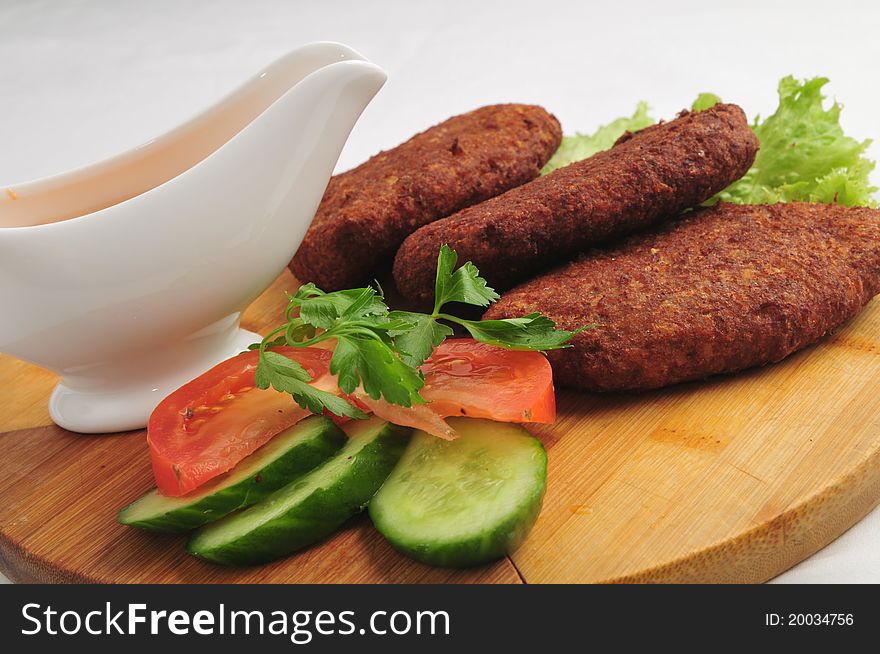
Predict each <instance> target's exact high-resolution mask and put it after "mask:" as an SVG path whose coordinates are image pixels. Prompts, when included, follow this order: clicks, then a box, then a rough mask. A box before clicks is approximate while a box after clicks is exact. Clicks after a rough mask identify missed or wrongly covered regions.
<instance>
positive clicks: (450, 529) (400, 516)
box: [370, 418, 547, 567]
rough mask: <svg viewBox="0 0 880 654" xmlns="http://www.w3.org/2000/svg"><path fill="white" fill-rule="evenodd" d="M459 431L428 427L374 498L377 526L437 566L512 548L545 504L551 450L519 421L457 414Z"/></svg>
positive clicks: (472, 561) (477, 560)
mask: <svg viewBox="0 0 880 654" xmlns="http://www.w3.org/2000/svg"><path fill="white" fill-rule="evenodd" d="M449 424H450V425H452V427H453V428H454V429H455V430H456V431H457V432H458V433H459V434H460V436H459V438H458V439H457V440H454V441H444V440H441V439H439V438H437V437H435V436H431V435H430V434H426V433H425V432H422V431H417V432H416V433H414V434H413V436H412V438H411V439H410V443H409V446H408V447H407V449H406V453H405V454H404V455H403V458H402V459H401V460H400V463H399V464H398V466H397V467H396V468H395V469H394V472H393V473H391V475H390V476H389V477H388V480H387V481H386V482H385V485H384V486H382V489H381V490H380V491H379V492H378V493H377V494H376V497H374V498H373V501H372V502H370V518H372V520H373V524H374V525H375V526H376V529H378V530H379V532H380V533H381V534H382V535H383V536H384V537H385V538H386V539H388V541H389V542H390V543H391V544H392V545H393V546H394V547H395V548H396V549H397V550H398V551H400V552H402V553H404V554H406V555H407V556H410V557H412V558H414V559H416V560H418V561H421V562H423V563H428V564H430V565H437V566H449V567H466V566H474V565H480V564H482V563H486V562H488V561H492V560H494V559H497V558H500V557H502V556H504V555H506V554H509V553H511V552H512V551H513V550H514V549H516V548H517V547H518V546H519V545H520V543H522V541H523V540H524V539H525V537H526V536H527V535H528V533H529V531H530V530H531V528H532V526H533V525H534V524H535V520H536V519H537V518H538V514H539V513H540V511H541V502H542V501H543V498H544V489H545V487H546V485H547V453H546V452H545V451H544V446H543V445H542V444H541V441H539V440H538V439H537V438H535V437H534V436H532V435H531V434H530V433H529V432H528V431H526V430H525V429H524V428H523V427H520V426H519V425H513V424H509V423H503V422H493V421H491V420H479V419H473V418H450V419H449Z"/></svg>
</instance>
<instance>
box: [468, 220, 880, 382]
mask: <svg viewBox="0 0 880 654" xmlns="http://www.w3.org/2000/svg"><path fill="white" fill-rule="evenodd" d="M878 292H880V211H877V210H876V209H867V208H846V207H838V206H831V205H818V204H805V203H794V204H777V205H771V206H767V205H758V206H749V205H744V206H738V205H730V204H722V205H719V206H718V207H716V208H714V209H711V210H703V211H699V212H695V213H693V214H689V215H687V216H686V217H684V218H682V219H680V220H678V221H676V222H674V223H672V224H669V225H666V226H664V228H663V229H662V230H661V231H659V232H658V233H656V234H645V235H638V236H635V237H631V238H630V239H629V240H627V241H626V242H625V243H623V244H622V245H620V246H619V247H617V248H616V249H614V250H610V251H607V252H601V253H591V254H586V255H583V257H582V258H581V260H580V261H576V262H574V263H571V264H568V265H566V266H564V267H562V268H560V269H558V270H556V271H554V272H551V273H548V274H546V275H544V276H542V277H538V278H537V279H534V280H532V281H530V282H528V283H526V284H523V285H521V286H519V287H517V288H515V289H513V290H511V291H510V292H509V293H506V294H505V295H504V297H502V299H501V300H500V301H499V302H498V303H497V304H495V305H494V306H493V307H492V308H491V309H490V310H489V311H488V312H487V313H486V316H485V317H487V318H501V317H512V316H520V315H523V314H526V313H529V312H532V311H540V312H542V313H545V314H546V315H548V316H549V317H550V318H552V319H553V320H555V321H556V322H557V323H558V324H559V325H560V326H561V327H564V328H567V329H575V328H577V327H579V326H581V325H584V324H589V323H592V322H599V323H601V324H602V326H601V327H597V328H595V329H592V330H589V331H586V332H583V333H581V334H579V335H578V336H576V337H575V338H574V340H573V345H574V347H573V348H571V349H568V350H561V351H557V352H552V353H550V361H551V363H552V364H553V371H554V375H555V378H556V381H558V382H559V383H561V384H563V385H565V386H570V387H574V388H579V389H583V390H589V391H612V390H626V389H649V388H657V387H660V386H666V385H668V384H674V383H677V382H682V381H688V380H694V379H702V378H704V377H707V376H709V375H714V374H718V373H730V372H736V371H738V370H742V369H744V368H750V367H752V366H758V365H762V364H766V363H770V362H775V361H779V360H780V359H782V358H784V357H786V356H788V355H789V354H791V353H792V352H794V351H796V350H798V349H800V348H802V347H805V346H806V345H809V344H810V343H812V342H814V341H816V340H817V339H819V338H821V337H822V336H824V335H825V334H827V333H828V332H830V331H831V330H833V329H834V328H836V327H837V326H838V325H840V324H841V323H843V322H844V321H846V320H847V319H849V318H851V317H852V316H854V315H855V314H856V313H858V312H859V310H860V309H861V308H862V307H863V306H864V305H865V304H866V303H867V302H868V300H870V299H871V298H872V297H873V296H874V295H875V294H877V293H878Z"/></svg>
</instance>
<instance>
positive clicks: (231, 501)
mask: <svg viewBox="0 0 880 654" xmlns="http://www.w3.org/2000/svg"><path fill="white" fill-rule="evenodd" d="M347 440H348V439H347V437H346V435H345V432H343V431H342V430H341V429H340V428H339V427H337V426H336V425H334V424H333V421H332V420H330V419H328V418H324V417H323V416H313V417H311V418H306V419H305V420H302V421H300V422H298V423H297V424H295V425H294V426H293V427H290V428H288V429H286V430H284V431H283V432H281V433H280V434H278V435H277V436H275V437H274V438H273V439H272V440H271V441H269V442H268V443H266V444H265V445H263V447H261V448H260V449H258V450H257V451H256V452H254V453H253V454H251V455H250V456H249V457H247V458H246V459H244V460H243V461H241V463H239V464H238V465H237V466H235V468H233V469H232V470H230V471H229V472H227V473H226V474H224V475H222V476H220V477H217V478H216V479H214V480H211V481H210V482H208V483H207V484H205V486H203V487H202V488H200V489H198V490H197V491H195V492H194V493H189V494H188V495H184V496H182V497H166V496H165V495H160V494H159V491H158V490H156V489H155V488H154V489H153V490H151V491H149V492H147V493H146V494H145V495H142V496H141V497H140V498H138V499H136V500H135V501H134V502H132V503H131V504H129V505H128V506H126V507H125V508H124V509H122V510H121V511H120V512H119V514H118V515H117V518H116V519H117V520H118V521H119V522H121V523H122V524H124V525H130V526H132V527H138V528H140V529H146V530H148V531H156V532H163V533H177V532H181V531H189V530H190V529H195V528H196V527H201V526H202V525H204V524H207V523H209V522H213V521H214V520H219V519H220V518H222V517H223V516H225V515H227V514H229V513H232V512H233V511H235V510H237V509H241V508H244V507H247V506H250V505H252V504H255V503H257V502H259V501H260V500H261V499H263V498H264V497H268V496H269V495H271V494H272V493H273V492H274V491H276V490H278V489H279V488H281V487H282V486H285V485H287V484H289V483H290V482H292V481H294V480H296V479H298V478H299V477H301V476H302V475H304V474H305V473H307V472H309V471H310V470H312V469H313V468H315V467H316V466H318V465H320V464H321V463H323V462H324V461H325V460H327V459H328V458H329V457H331V456H333V454H335V453H336V452H337V451H338V450H339V448H341V447H342V446H343V445H344V444H345V443H346V441H347Z"/></svg>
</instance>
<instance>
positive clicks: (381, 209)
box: [290, 104, 562, 291]
mask: <svg viewBox="0 0 880 654" xmlns="http://www.w3.org/2000/svg"><path fill="white" fill-rule="evenodd" d="M561 139H562V130H561V129H560V127H559V121H557V120H556V117H555V116H553V115H552V114H550V113H548V112H547V111H546V110H544V109H543V108H541V107H538V106H534V105H524V104H502V105H492V106H488V107H482V108H480V109H477V110H475V111H471V112H469V113H466V114H462V115H460V116H455V117H453V118H450V119H449V120H447V121H445V122H442V123H440V124H439V125H436V126H434V127H431V128H430V129H428V130H426V131H424V132H422V133H420V134H417V135H416V136H414V137H412V138H411V139H410V140H409V141H407V142H406V143H403V144H401V145H399V146H397V147H396V148H394V149H393V150H388V151H386V152H380V153H379V154H377V155H375V156H374V157H371V158H370V159H369V160H368V161H367V162H365V163H363V164H361V165H360V166H358V167H357V168H354V169H353V170H350V171H348V172H345V173H342V174H340V175H336V176H334V177H333V178H332V179H331V180H330V184H329V185H328V186H327V190H326V191H325V193H324V197H323V199H322V200H321V204H320V206H319V207H318V211H317V213H316V214H315V218H314V220H313V221H312V224H311V226H310V227H309V230H308V232H307V233H306V236H305V239H304V240H303V242H302V244H301V245H300V247H299V250H298V251H297V253H296V255H295V256H294V257H293V260H292V261H291V263H290V268H291V270H292V271H293V273H294V274H295V275H296V276H297V278H299V279H300V280H301V281H303V282H309V281H311V282H315V283H316V284H317V285H318V286H319V287H320V288H322V289H324V290H327V291H333V290H339V289H343V288H350V287H354V286H360V285H363V284H367V283H369V282H370V281H372V279H373V277H374V275H375V273H376V272H377V271H379V270H381V269H382V268H383V267H384V268H385V269H387V268H388V267H389V266H390V263H391V259H392V257H393V256H394V253H395V252H396V251H397V248H398V246H399V245H400V244H401V242H402V241H403V239H404V238H406V236H407V235H409V234H411V233H412V232H413V231H415V230H416V229H417V228H419V227H421V226H422V225H425V224H427V223H430V222H432V221H434V220H437V219H439V218H443V217H444V216H448V215H449V214H451V213H454V212H456V211H458V210H459V209H462V208H464V207H467V206H469V205H472V204H474V203H477V202H482V201H483V200H486V199H488V198H491V197H493V196H495V195H498V194H499V193H503V192H504V191H507V190H508V189H511V188H513V187H515V186H519V185H520V184H524V183H525V182H528V181H529V180H531V179H534V178H535V177H537V176H538V174H539V172H540V170H541V167H542V166H543V165H544V164H545V163H546V162H547V160H548V159H549V158H550V157H551V156H552V154H553V152H554V151H555V150H556V148H558V147H559V143H560V141H561ZM436 258H437V252H435V253H434V259H435V261H436ZM433 265H436V262H435V263H434V264H433Z"/></svg>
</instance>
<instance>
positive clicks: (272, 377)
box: [254, 351, 366, 418]
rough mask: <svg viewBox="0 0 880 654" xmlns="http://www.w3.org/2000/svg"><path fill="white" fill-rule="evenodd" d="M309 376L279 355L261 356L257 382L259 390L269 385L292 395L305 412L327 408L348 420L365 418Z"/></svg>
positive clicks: (361, 413)
mask: <svg viewBox="0 0 880 654" xmlns="http://www.w3.org/2000/svg"><path fill="white" fill-rule="evenodd" d="M311 380H312V378H311V376H310V375H309V373H308V372H307V371H306V369H305V368H303V367H302V366H301V365H300V364H299V363H297V362H296V361H294V360H293V359H290V358H288V357H286V356H284V355H283V354H279V353H277V352H271V351H266V352H262V353H261V355H260V360H259V363H258V364H257V370H256V372H255V375H254V382H255V384H256V386H257V387H258V388H262V389H264V390H265V389H268V388H269V387H270V386H271V387H272V388H274V389H275V390H276V391H278V392H280V393H289V394H290V395H292V396H293V399H294V400H296V402H297V404H299V405H300V406H301V407H302V408H303V409H308V410H309V411H311V412H312V413H317V414H320V413H323V412H324V409H327V410H328V411H330V412H332V413H334V414H336V415H338V416H348V417H349V418H365V417H366V414H364V413H363V411H361V410H360V409H357V408H356V407H354V406H352V405H351V404H350V403H349V402H347V401H346V400H344V399H343V398H341V397H339V396H337V395H334V394H333V393H328V392H327V391H323V390H320V389H318V388H315V387H314V386H311V385H310V384H309V382H310V381H311Z"/></svg>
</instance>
